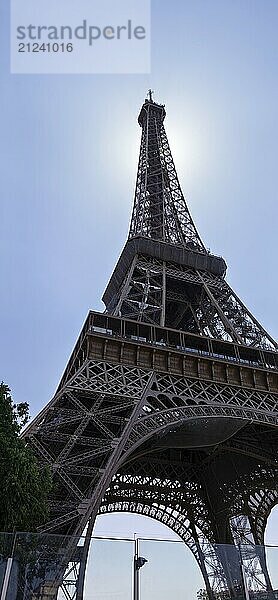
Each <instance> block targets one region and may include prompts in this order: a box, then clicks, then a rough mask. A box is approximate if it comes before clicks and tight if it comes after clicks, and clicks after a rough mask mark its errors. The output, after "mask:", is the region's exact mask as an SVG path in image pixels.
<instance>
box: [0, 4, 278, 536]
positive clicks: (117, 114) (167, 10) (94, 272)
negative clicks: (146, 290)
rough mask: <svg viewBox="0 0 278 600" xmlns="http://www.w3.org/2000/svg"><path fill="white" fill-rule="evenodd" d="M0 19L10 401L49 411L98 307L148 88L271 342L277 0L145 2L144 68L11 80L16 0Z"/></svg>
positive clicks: (207, 232) (196, 204)
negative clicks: (147, 47) (148, 62)
mask: <svg viewBox="0 0 278 600" xmlns="http://www.w3.org/2000/svg"><path fill="white" fill-rule="evenodd" d="M0 28H1V31H0V45H1V47H0V63H1V67H0V85H1V94H0V126H1V137H0V152H1V160H0V172H1V207H0V211H1V212H0V277H1V294H0V332H1V344H0V365H1V369H0V379H1V378H2V379H3V380H4V381H5V382H7V383H8V384H9V385H10V387H11V388H12V390H13V394H14V398H15V400H16V401H18V402H19V401H28V402H29V403H30V409H31V413H32V415H35V414H36V413H37V412H38V411H39V409H40V408H42V407H43V405H44V404H45V403H46V402H47V401H48V400H49V399H50V397H51V396H52V395H53V393H54V391H55V388H56V386H57V384H58V382H59V378H60V376H61V374H62V371H63V369H64V367H65V365H66V362H67V358H68V356H69V354H70V352H71V349H72V347H73V345H74V343H75V340H76V338H77V335H78V332H79V330H80V328H81V326H82V323H83V321H84V319H85V317H86V314H87V312H88V310H89V309H97V310H102V308H103V305H102V303H101V295H102V292H103V290H104V288H105V285H106V283H107V281H108V279H109V276H110V274H111V271H112V269H113V266H114V264H115V262H116V260H117V257H118V255H119V252H120V250H121V247H122V246H123V244H124V242H125V238H126V235H127V231H128V224H129V218H130V212H131V206H132V200H133V192H134V185H135V176H136V167H137V157H138V150H139V143H140V128H139V126H138V124H137V114H138V111H139V108H140V105H141V103H142V101H143V99H144V97H145V94H146V91H147V90H148V88H149V87H151V88H152V89H154V90H155V99H156V100H157V101H158V102H162V103H165V104H166V109H167V117H166V121H165V125H166V128H167V132H168V136H169V140H170V144H171V147H172V151H173V155H174V159H175V161H176V166H177V170H178V174H179V178H180V181H181V184H182V187H183V190H184V193H185V195H186V197H187V199H188V203H189V206H190V209H191V212H192V215H193V217H194V219H195V222H196V225H197V227H198V229H199V231H200V233H201V235H202V237H203V239H204V242H205V243H206V245H207V246H208V247H209V248H210V249H211V251H213V252H215V253H217V254H222V255H223V256H224V258H225V259H226V260H227V262H228V265H229V269H228V281H229V282H230V283H231V284H232V286H233V287H234V289H235V290H236V292H237V293H238V294H239V295H240V297H241V298H242V299H243V300H244V301H245V302H246V304H247V306H248V307H249V308H250V309H251V310H252V312H253V313H254V315H255V316H256V317H257V318H258V319H259V320H260V321H261V322H262V324H263V325H264V326H265V327H266V328H267V329H268V330H269V332H270V333H271V334H272V335H273V336H274V337H275V336H276V337H277V333H278V316H277V315H278V313H277V308H276V305H277V295H278V289H277V251H276V243H277V242H276V238H277V221H278V214H277V212H278V211H277V195H278V192H277V190H278V185H277V184H278V169H277V154H278V152H277V150H278V147H277V146H278V117H277V106H278V71H277V64H278V37H277V28H278V2H277V0H264V1H262V0H171V2H170V1H168V2H166V1H164V0H152V72H151V74H150V75H122V76H119V75H110V76H108V75H98V76H96V75H88V76H86V75H80V76H78V75H72V76H71V75H64V76H63V75H52V76H47V75H41V76H40V75H10V73H9V3H8V0H2V2H1V5H0ZM276 531H278V529H276ZM276 538H278V533H277V535H276Z"/></svg>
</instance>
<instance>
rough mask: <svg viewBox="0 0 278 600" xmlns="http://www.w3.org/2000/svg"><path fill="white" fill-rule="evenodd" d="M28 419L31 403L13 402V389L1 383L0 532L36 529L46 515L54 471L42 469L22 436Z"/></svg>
mask: <svg viewBox="0 0 278 600" xmlns="http://www.w3.org/2000/svg"><path fill="white" fill-rule="evenodd" d="M28 420H29V406H28V404H27V403H25V402H24V403H21V404H14V402H13V400H12V397H11V393H10V389H9V388H8V386H7V385H5V384H4V383H1V384H0V531H8V532H9V531H34V530H35V529H36V527H37V526H38V525H40V524H41V523H43V522H44V521H45V519H46V517H47V513H48V495H49V492H50V489H51V474H50V470H49V469H48V468H47V467H44V468H40V466H39V464H38V462H37V459H36V457H35V456H34V454H33V452H32V450H31V448H30V447H28V445H27V443H26V441H25V440H24V439H22V438H20V437H19V436H20V432H21V430H22V427H24V425H26V423H27V421H28Z"/></svg>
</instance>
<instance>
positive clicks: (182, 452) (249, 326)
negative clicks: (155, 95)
mask: <svg viewBox="0 0 278 600" xmlns="http://www.w3.org/2000/svg"><path fill="white" fill-rule="evenodd" d="M164 117H165V109H164V106H161V105H159V104H156V103H154V102H153V100H152V96H151V95H150V98H149V99H147V100H146V101H145V103H144V105H143V107H142V110H141V113H140V116H139V123H140V125H141V127H142V140H141V148H140V157H139V166H138V175H137V183H136V191H135V201H134V207H133V213H132V219H131V226H130V232H129V238H128V241H127V243H126V245H125V247H124V249H123V252H122V254H121V256H120V259H119V261H118V263H117V265H116V267H115V270H114V273H113V274H112V277H111V280H110V282H109V284H108V286H107V289H106V291H105V294H104V297H103V299H104V302H105V305H106V313H105V314H101V315H100V314H99V313H93V312H90V313H89V316H88V318H87V321H86V323H85V325H84V328H83V330H82V332H81V335H80V337H79V339H78V342H77V344H76V347H75V349H74V351H73V354H72V357H71V358H70V361H69V363H68V366H67V368H66V371H65V373H64V375H63V378H62V380H61V383H60V385H59V388H58V390H57V393H56V394H55V397H54V398H53V400H52V401H51V402H50V403H49V404H48V406H47V407H46V408H45V409H44V410H43V411H42V413H41V414H40V415H38V417H36V419H34V421H33V422H32V423H31V424H30V426H29V428H27V430H26V431H25V432H24V435H25V437H26V439H28V444H30V445H31V446H32V448H33V450H34V451H35V453H36V455H37V457H38V460H39V461H40V462H41V464H47V465H49V466H50V468H51V470H52V473H53V478H54V486H53V491H52V494H51V499H50V515H49V518H48V520H47V522H45V523H44V524H43V525H42V526H41V528H40V531H41V532H49V533H58V534H59V535H60V536H62V539H63V543H61V547H60V548H59V552H58V553H57V560H56V562H55V568H54V569H53V565H52V567H51V569H50V567H49V569H48V573H46V579H47V594H46V592H44V591H42V590H40V591H39V594H40V595H39V596H36V594H35V592H34V593H33V596H32V598H33V599H34V600H35V598H40V600H41V598H46V597H47V598H49V599H54V598H56V596H57V590H58V587H59V586H60V585H61V582H62V581H63V590H64V596H65V598H66V600H69V598H71V599H74V598H76V600H82V598H83V586H84V578H85V571H86V561H87V556H88V551H89V543H90V536H91V534H92V530H93V524H94V521H95V518H96V516H97V514H99V513H105V512H111V511H115V510H117V511H131V512H139V513H141V514H146V515H148V516H151V517H153V518H155V519H157V520H159V521H161V522H163V523H165V524H166V525H167V526H168V527H171V528H172V529H173V530H174V531H175V532H176V533H178V534H179V535H180V537H181V538H182V539H183V540H184V542H185V543H186V544H187V545H188V546H189V547H190V549H191V550H192V552H193V554H194V556H195V557H196V560H197V562H198V564H199V565H200V568H201V571H202V573H203V576H204V581H205V585H206V590H207V593H208V596H209V599H210V600H214V599H216V598H217V600H218V599H222V598H230V597H231V598H235V597H237V596H240V595H242V589H243V571H242V569H243V568H244V569H245V576H246V578H247V581H248V585H249V588H250V590H251V591H253V592H254V593H256V592H260V591H262V592H264V591H266V592H267V593H271V582H270V580H269V575H268V572H267V566H266V561H265V555H264V552H263V550H261V549H260V548H261V547H262V545H263V543H264V531H265V526H266V521H267V518H268V515H269V513H270V510H271V509H272V507H273V506H274V505H275V504H276V503H277V501H278V490H277V469H278V459H277V450H278V436H277V431H278V429H277V428H278V404H277V403H278V394H277V392H278V373H277V371H278V355H277V349H278V347H277V344H276V342H275V341H274V340H273V339H272V337H271V336H270V335H269V334H268V333H267V332H266V331H265V330H264V328H263V327H262V326H261V324H260V323H259V322H258V321H257V320H256V319H255V317H254V316H253V315H252V314H251V313H250V311H249V310H248V309H247V308H246V307H245V306H244V304H243V303H242V302H241V300H240V299H239V298H238V296H237V295H236V294H235V293H234V291H233V290H232V289H231V288H230V286H229V285H228V284H227V282H226V281H225V279H224V277H225V272H226V263H225V261H224V260H223V259H222V258H220V257H217V256H214V255H212V254H210V252H208V251H206V249H205V247H204V245H203V243H202V241H201V239H200V237H199V235H198V233H197V230H196V228H195V225H194V223H193V221H192V218H191V216H190V214H189V211H188V208H187V206H186V203H185V200H184V197H183V194H182V191H181V189H180V185H179V182H178V179H177V175H176V171H175V167H174V163H173V158H172V155H171V151H170V147H169V144H168V140H167V136H166V133H165V129H164V125H163V121H164ZM84 530H86V531H87V533H86V541H85V543H84V546H82V547H80V546H78V540H79V538H80V536H81V534H82V532H83V531H84ZM60 539H61V538H60ZM40 560H41V561H42V562H45V556H43V553H41V556H40V557H39V558H38V561H40Z"/></svg>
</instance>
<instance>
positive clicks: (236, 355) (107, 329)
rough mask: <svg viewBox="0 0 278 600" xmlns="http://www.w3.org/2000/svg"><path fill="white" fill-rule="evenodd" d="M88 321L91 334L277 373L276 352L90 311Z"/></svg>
mask: <svg viewBox="0 0 278 600" xmlns="http://www.w3.org/2000/svg"><path fill="white" fill-rule="evenodd" d="M89 317H90V318H89V329H88V331H89V332H91V333H97V334H99V335H105V336H113V337H118V338H122V339H129V340H131V341H134V342H136V341H139V342H141V343H145V344H151V345H155V346H160V347H165V348H170V349H171V348H172V349H175V350H178V351H180V352H185V353H193V354H198V355H200V356H207V357H210V358H215V359H218V360H224V361H229V362H234V363H239V364H242V365H249V366H252V367H257V368H267V369H273V370H278V353H277V352H272V351H267V350H263V349H260V348H254V347H252V348H251V347H249V346H242V345H240V344H235V343H233V342H229V341H222V340H214V339H211V338H207V337H204V336H199V335H196V334H193V333H192V334H190V333H185V332H183V331H179V330H175V329H168V328H165V327H159V326H155V325H148V324H147V323H138V322H136V321H131V320H128V319H125V318H123V319H120V318H117V317H111V316H109V315H107V314H103V313H97V312H93V311H92V312H90V314H89Z"/></svg>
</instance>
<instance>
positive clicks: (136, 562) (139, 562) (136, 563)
mask: <svg viewBox="0 0 278 600" xmlns="http://www.w3.org/2000/svg"><path fill="white" fill-rule="evenodd" d="M146 562H148V560H147V559H146V558H144V557H143V556H139V539H138V538H136V537H134V558H133V600H139V590H140V588H139V571H140V569H141V567H143V566H144V564H145V563H146Z"/></svg>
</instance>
